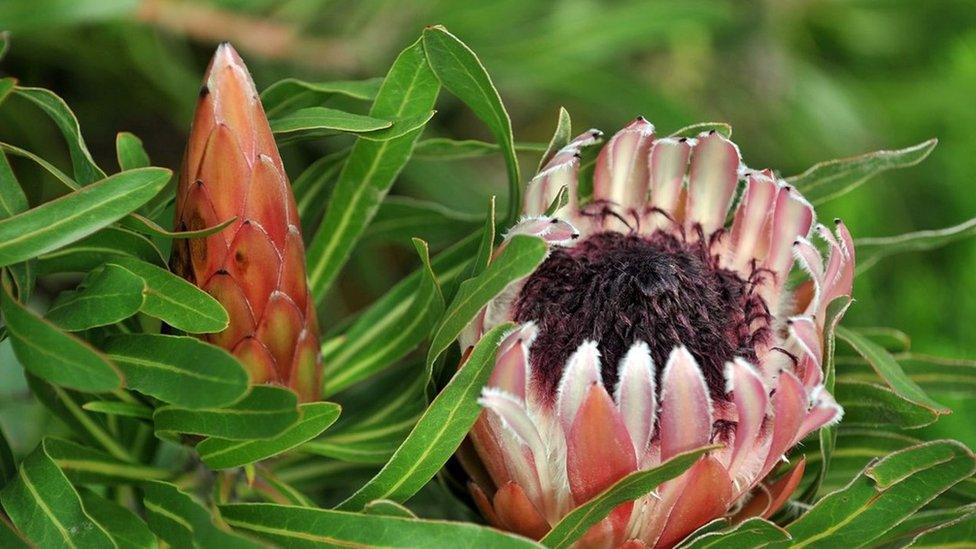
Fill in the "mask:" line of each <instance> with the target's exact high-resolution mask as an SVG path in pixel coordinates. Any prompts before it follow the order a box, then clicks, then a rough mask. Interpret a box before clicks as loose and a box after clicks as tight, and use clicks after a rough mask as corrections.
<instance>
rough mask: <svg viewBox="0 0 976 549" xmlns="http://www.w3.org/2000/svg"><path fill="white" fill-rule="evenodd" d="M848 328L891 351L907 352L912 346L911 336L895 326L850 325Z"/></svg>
mask: <svg viewBox="0 0 976 549" xmlns="http://www.w3.org/2000/svg"><path fill="white" fill-rule="evenodd" d="M850 330H852V331H854V332H857V333H858V334H861V335H862V336H864V337H866V338H868V339H870V340H871V341H873V342H875V343H877V344H878V345H880V346H881V347H883V348H884V349H885V350H886V351H889V352H892V353H904V352H908V350H909V349H911V348H912V338H911V336H909V335H908V334H906V333H905V332H903V331H901V330H899V329H897V328H889V327H887V326H869V327H862V326H858V327H852V328H850Z"/></svg>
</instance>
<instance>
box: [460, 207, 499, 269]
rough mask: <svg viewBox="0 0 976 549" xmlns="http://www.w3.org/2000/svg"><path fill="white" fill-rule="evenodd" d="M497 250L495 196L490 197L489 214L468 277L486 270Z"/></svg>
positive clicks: (486, 216)
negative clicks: (493, 253)
mask: <svg viewBox="0 0 976 549" xmlns="http://www.w3.org/2000/svg"><path fill="white" fill-rule="evenodd" d="M494 251H495V196H494V195H492V196H491V198H489V199H488V214H487V215H485V223H484V226H483V227H482V229H481V240H480V241H479V242H478V252H477V253H475V254H474V259H473V260H472V261H471V267H470V268H469V269H468V276H467V278H474V277H476V276H478V275H480V274H481V273H483V272H485V269H487V268H488V264H489V263H491V255H492V252H494Z"/></svg>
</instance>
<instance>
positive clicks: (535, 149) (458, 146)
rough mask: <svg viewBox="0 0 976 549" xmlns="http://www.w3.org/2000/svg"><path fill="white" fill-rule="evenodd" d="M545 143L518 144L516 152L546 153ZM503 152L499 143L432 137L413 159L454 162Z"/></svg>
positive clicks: (420, 144)
mask: <svg viewBox="0 0 976 549" xmlns="http://www.w3.org/2000/svg"><path fill="white" fill-rule="evenodd" d="M545 150H546V145H545V144H543V143H516V144H515V152H520V153H540V152H545ZM500 152H502V147H501V146H499V145H498V144H497V143H488V142H485V141H478V140H477V139H461V140H458V139H450V138H447V137H432V138H430V139H424V140H422V141H418V142H417V145H416V146H415V147H414V148H413V158H415V159H416V160H427V161H432V160H436V161H440V162H446V161H452V160H465V159H468V158H483V157H485V156H491V155H494V154H498V153H500Z"/></svg>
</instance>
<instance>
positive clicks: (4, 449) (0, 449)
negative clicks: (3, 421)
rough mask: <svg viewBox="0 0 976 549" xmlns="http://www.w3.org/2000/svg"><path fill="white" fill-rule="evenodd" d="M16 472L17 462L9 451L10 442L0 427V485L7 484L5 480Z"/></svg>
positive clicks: (12, 476)
mask: <svg viewBox="0 0 976 549" xmlns="http://www.w3.org/2000/svg"><path fill="white" fill-rule="evenodd" d="M16 474H17V462H16V461H14V454H13V452H11V451H10V444H9V443H8V442H7V437H6V436H5V435H4V434H3V429H2V428H0V487H2V486H3V485H4V484H7V481H9V480H10V479H12V478H14V476H15V475H16Z"/></svg>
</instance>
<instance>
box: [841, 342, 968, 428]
mask: <svg viewBox="0 0 976 549" xmlns="http://www.w3.org/2000/svg"><path fill="white" fill-rule="evenodd" d="M836 333H837V337H839V338H841V339H842V340H844V341H845V342H846V343H847V344H848V345H850V346H851V347H852V348H853V349H854V350H855V351H857V353H858V354H859V355H861V356H862V357H864V359H865V360H867V361H868V363H869V364H870V365H871V367H872V368H874V371H875V372H877V374H878V376H880V377H881V379H883V380H884V382H885V383H887V384H888V386H889V387H891V389H892V390H893V391H894V392H895V393H896V394H898V395H899V396H900V397H902V398H904V399H906V400H909V401H911V402H914V403H917V404H920V405H922V406H925V407H926V408H929V409H931V410H932V411H933V412H934V413H935V414H937V415H943V414H948V413H951V412H952V410H950V409H949V408H946V407H945V406H943V405H941V404H939V403H938V402H936V401H934V400H932V399H931V398H930V397H929V396H928V395H927V394H925V391H923V390H922V388H921V387H919V386H918V384H917V383H915V382H914V381H912V380H911V378H909V377H908V375H907V374H905V371H904V370H902V368H901V365H900V364H898V362H896V361H895V359H894V357H893V356H891V353H889V352H888V351H887V350H885V348H884V347H882V346H880V345H878V344H877V343H875V342H873V341H871V340H870V339H868V338H867V337H865V336H864V335H862V334H859V333H857V332H855V331H853V330H850V329H848V328H845V327H844V326H838V327H837V331H836Z"/></svg>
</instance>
